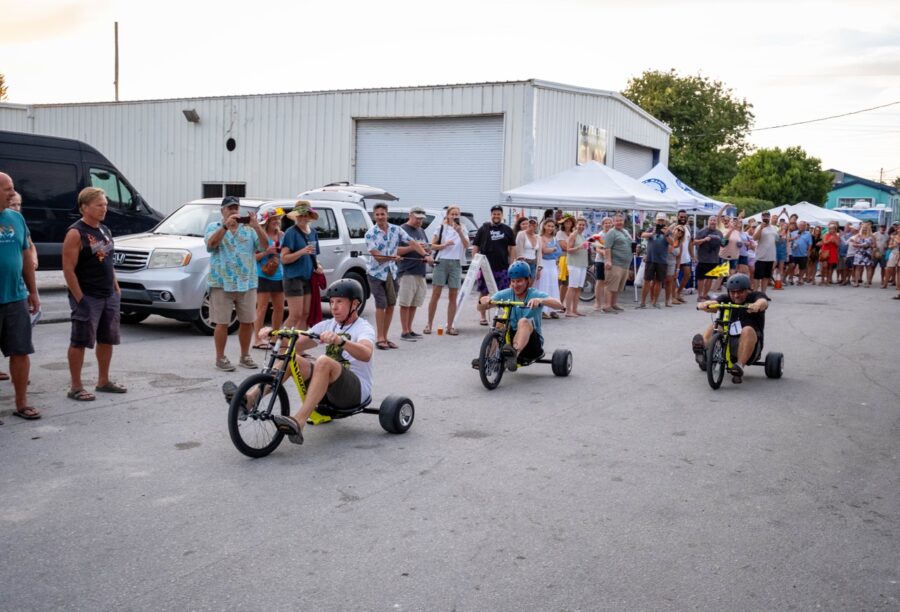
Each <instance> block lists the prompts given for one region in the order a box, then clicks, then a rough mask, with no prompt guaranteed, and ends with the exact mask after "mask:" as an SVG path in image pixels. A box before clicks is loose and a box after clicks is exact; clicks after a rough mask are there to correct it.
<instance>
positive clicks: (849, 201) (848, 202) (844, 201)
mask: <svg viewBox="0 0 900 612" xmlns="http://www.w3.org/2000/svg"><path fill="white" fill-rule="evenodd" d="M857 202H867V203H868V204H869V206H875V201H874V200H873V199H872V198H838V207H841V206H846V207H848V208H853V205H854V204H856V203H857Z"/></svg>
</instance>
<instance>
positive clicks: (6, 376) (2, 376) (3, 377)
mask: <svg viewBox="0 0 900 612" xmlns="http://www.w3.org/2000/svg"><path fill="white" fill-rule="evenodd" d="M0 380H9V374H7V373H6V372H0Z"/></svg>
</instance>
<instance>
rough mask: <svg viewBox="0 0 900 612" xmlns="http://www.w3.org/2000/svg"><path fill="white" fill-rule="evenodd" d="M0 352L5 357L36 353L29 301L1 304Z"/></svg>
mask: <svg viewBox="0 0 900 612" xmlns="http://www.w3.org/2000/svg"><path fill="white" fill-rule="evenodd" d="M0 351H3V356H4V357H12V356H13V355H31V354H32V353H33V352H34V346H33V345H32V344H31V314H30V313H29V312H28V300H19V301H18V302H9V303H7V304H0Z"/></svg>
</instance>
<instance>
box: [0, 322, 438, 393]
mask: <svg viewBox="0 0 900 612" xmlns="http://www.w3.org/2000/svg"><path fill="white" fill-rule="evenodd" d="M422 333H423V334H430V333H431V325H426V326H425V329H423V330H422ZM0 380H2V379H0Z"/></svg>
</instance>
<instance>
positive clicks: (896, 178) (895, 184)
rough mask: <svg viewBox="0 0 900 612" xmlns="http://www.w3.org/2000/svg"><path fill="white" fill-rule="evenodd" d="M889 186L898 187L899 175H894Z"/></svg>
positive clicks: (899, 184) (899, 186)
mask: <svg viewBox="0 0 900 612" xmlns="http://www.w3.org/2000/svg"><path fill="white" fill-rule="evenodd" d="M891 186H892V187H893V188H894V189H900V176H896V177H894V182H892V183H891Z"/></svg>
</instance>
